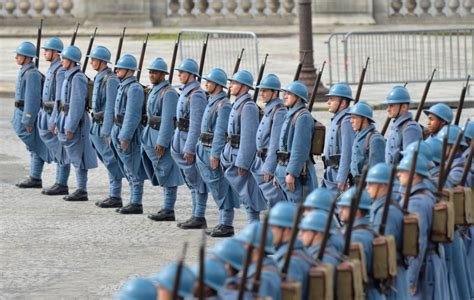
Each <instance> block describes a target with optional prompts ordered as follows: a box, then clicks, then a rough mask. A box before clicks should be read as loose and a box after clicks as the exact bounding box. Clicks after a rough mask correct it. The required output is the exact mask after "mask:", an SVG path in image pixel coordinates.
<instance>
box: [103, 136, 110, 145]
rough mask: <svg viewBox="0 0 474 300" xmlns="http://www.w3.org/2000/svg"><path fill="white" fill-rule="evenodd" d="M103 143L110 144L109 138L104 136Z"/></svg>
mask: <svg viewBox="0 0 474 300" xmlns="http://www.w3.org/2000/svg"><path fill="white" fill-rule="evenodd" d="M104 143H105V144H106V145H108V144H109V143H110V138H109V137H108V136H104Z"/></svg>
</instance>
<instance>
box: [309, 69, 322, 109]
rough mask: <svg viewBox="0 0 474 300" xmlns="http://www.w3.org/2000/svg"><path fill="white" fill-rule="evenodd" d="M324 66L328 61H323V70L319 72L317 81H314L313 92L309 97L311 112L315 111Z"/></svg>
mask: <svg viewBox="0 0 474 300" xmlns="http://www.w3.org/2000/svg"><path fill="white" fill-rule="evenodd" d="M324 66H326V61H324V62H323V65H322V66H321V70H320V71H319V72H318V76H317V77H316V82H315V83H314V87H313V92H312V93H311V98H310V99H309V104H308V110H309V112H311V111H313V105H314V101H315V100H316V96H317V94H318V88H319V84H320V83H321V77H322V76H323V72H324Z"/></svg>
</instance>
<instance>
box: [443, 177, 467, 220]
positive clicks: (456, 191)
mask: <svg viewBox="0 0 474 300" xmlns="http://www.w3.org/2000/svg"><path fill="white" fill-rule="evenodd" d="M445 192H446V193H447V194H448V201H449V202H452V203H453V204H454V224H456V225H468V224H472V223H473V222H472V221H473V220H472V217H473V215H472V213H473V212H472V198H471V196H472V190H471V189H470V188H465V187H462V186H457V187H455V188H452V189H446V190H445Z"/></svg>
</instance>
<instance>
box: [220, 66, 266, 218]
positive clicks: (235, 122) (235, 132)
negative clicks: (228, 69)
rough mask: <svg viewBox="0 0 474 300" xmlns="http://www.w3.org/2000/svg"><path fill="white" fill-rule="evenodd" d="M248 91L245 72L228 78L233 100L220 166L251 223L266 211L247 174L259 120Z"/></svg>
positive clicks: (249, 78) (250, 87) (250, 81)
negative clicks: (242, 204) (243, 205)
mask: <svg viewBox="0 0 474 300" xmlns="http://www.w3.org/2000/svg"><path fill="white" fill-rule="evenodd" d="M249 90H253V76H252V74H250V72H248V71H245V70H242V71H238V72H237V73H235V74H234V75H233V76H232V79H230V93H231V95H233V96H235V101H234V103H233V104H232V110H231V112H230V116H229V124H228V126H227V144H226V145H225V147H224V149H223V150H222V153H221V164H222V167H223V169H224V175H225V177H226V178H227V180H228V181H229V184H230V185H231V187H232V188H233V189H234V191H235V193H236V194H238V195H239V197H240V200H241V202H242V203H244V204H245V208H246V210H247V218H248V221H249V223H250V222H254V221H259V220H260V211H262V210H264V209H266V208H267V205H266V203H265V199H264V198H263V195H262V192H261V191H260V189H259V187H258V184H257V182H256V181H255V178H254V177H253V176H252V174H251V173H250V168H251V166H252V162H253V160H254V157H255V152H256V144H255V141H256V139H255V136H256V134H257V128H258V119H259V117H258V107H257V105H256V104H255V103H254V102H253V100H252V97H251V96H250V94H249ZM240 145H242V146H243V147H240ZM244 145H245V146H244Z"/></svg>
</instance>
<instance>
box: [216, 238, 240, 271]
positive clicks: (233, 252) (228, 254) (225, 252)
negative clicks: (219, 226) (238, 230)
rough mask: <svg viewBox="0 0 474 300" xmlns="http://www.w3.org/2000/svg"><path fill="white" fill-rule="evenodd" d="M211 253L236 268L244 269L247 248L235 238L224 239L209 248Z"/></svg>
mask: <svg viewBox="0 0 474 300" xmlns="http://www.w3.org/2000/svg"><path fill="white" fill-rule="evenodd" d="M209 253H211V254H212V255H214V256H215V257H217V258H219V259H220V260H222V261H224V262H225V263H227V264H229V265H231V266H232V267H233V268H234V269H236V270H238V271H240V270H242V267H243V263H244V256H245V248H244V245H242V243H241V242H239V241H237V240H235V239H227V240H223V241H222V242H220V243H217V244H216V245H215V246H214V247H213V248H211V249H209Z"/></svg>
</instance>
